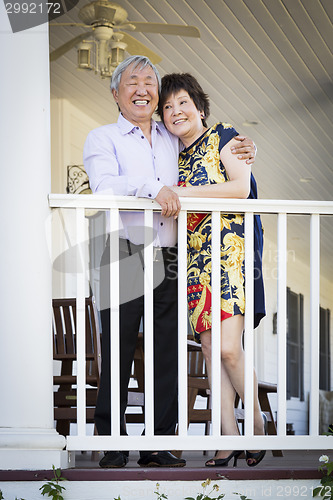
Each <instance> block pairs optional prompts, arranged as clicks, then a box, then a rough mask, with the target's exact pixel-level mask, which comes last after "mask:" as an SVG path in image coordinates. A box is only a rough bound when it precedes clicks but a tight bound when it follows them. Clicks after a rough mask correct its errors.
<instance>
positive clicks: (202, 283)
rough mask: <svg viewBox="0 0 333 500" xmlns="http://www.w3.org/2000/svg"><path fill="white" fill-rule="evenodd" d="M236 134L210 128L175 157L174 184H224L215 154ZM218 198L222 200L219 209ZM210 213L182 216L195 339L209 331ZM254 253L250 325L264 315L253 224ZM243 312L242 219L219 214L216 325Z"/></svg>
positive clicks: (258, 241) (258, 234)
mask: <svg viewBox="0 0 333 500" xmlns="http://www.w3.org/2000/svg"><path fill="white" fill-rule="evenodd" d="M235 135H238V134H237V132H236V130H235V129H234V128H233V127H232V126H231V125H228V124H225V123H217V124H215V125H214V126H213V127H211V128H209V129H208V130H207V131H206V132H205V133H204V134H203V135H202V136H201V137H199V138H198V139H197V140H196V141H195V142H194V143H193V144H192V145H191V146H189V147H188V148H185V149H184V150H183V151H182V152H181V153H180V156H179V182H178V185H179V186H199V185H203V184H216V183H219V182H228V175H227V172H226V170H225V168H224V166H223V164H222V162H221V159H220V151H221V149H222V148H223V146H224V145H225V144H227V143H228V142H229V141H230V140H231V139H232V138H233V137H234V136H235ZM256 197H257V193H256V183H255V180H254V177H253V175H251V194H250V196H249V198H256ZM222 203H223V199H221V205H222ZM211 224H212V219H211V214H206V213H189V214H188V216H187V300H188V308H189V317H190V324H191V326H192V330H193V334H194V337H195V339H196V340H198V341H199V340H200V333H201V332H203V331H205V330H207V329H209V328H211V322H212V310H211V229H212V228H211ZM254 228H255V229H254V252H255V263H254V267H255V272H254V276H255V283H254V299H255V300H254V302H255V321H254V327H256V326H258V324H259V321H260V319H261V318H262V317H263V316H265V304H264V289H263V279H262V270H261V258H262V243H263V237H262V227H261V222H260V218H259V216H258V215H255V221H254ZM244 312H245V272H244V215H242V214H221V321H222V320H224V319H225V318H229V317H231V316H234V315H236V314H244Z"/></svg>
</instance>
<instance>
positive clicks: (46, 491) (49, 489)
mask: <svg viewBox="0 0 333 500" xmlns="http://www.w3.org/2000/svg"><path fill="white" fill-rule="evenodd" d="M52 469H53V475H54V477H53V478H52V479H51V480H50V481H47V482H46V483H45V484H43V486H41V487H40V488H39V489H40V491H41V493H42V495H43V496H44V495H47V496H48V497H52V498H53V500H64V497H63V496H62V492H63V490H65V489H66V488H65V486H61V485H60V484H59V482H60V481H66V479H65V478H64V477H62V476H61V470H60V469H56V468H55V467H54V465H52Z"/></svg>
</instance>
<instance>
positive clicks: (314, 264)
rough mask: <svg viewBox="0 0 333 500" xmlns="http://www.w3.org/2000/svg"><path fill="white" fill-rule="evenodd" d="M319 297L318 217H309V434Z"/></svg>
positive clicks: (314, 415) (314, 424)
mask: <svg viewBox="0 0 333 500" xmlns="http://www.w3.org/2000/svg"><path fill="white" fill-rule="evenodd" d="M319 297H320V218H319V215H318V214H312V215H311V218H310V349H311V368H310V369H311V378H310V415H309V420H310V425H309V431H310V435H316V436H317V435H318V432H319V328H320V323H319V308H320V303H319Z"/></svg>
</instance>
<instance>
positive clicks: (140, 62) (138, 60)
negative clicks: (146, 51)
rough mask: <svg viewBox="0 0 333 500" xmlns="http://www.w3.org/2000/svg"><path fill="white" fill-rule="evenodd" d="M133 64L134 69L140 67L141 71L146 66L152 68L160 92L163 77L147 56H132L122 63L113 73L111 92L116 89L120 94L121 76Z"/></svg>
mask: <svg viewBox="0 0 333 500" xmlns="http://www.w3.org/2000/svg"><path fill="white" fill-rule="evenodd" d="M131 64H133V66H134V68H137V67H138V68H139V69H140V70H141V69H144V68H145V67H146V66H150V67H151V69H152V70H153V71H154V73H155V75H156V78H157V82H158V90H159V91H160V89H161V77H160V74H159V72H158V69H157V68H156V66H154V65H153V63H152V62H151V61H150V60H149V59H148V57H145V56H130V57H127V58H126V59H125V60H124V61H123V62H122V63H120V64H119V66H117V67H116V69H115V70H114V72H113V73H112V78H111V84H110V87H111V90H113V89H115V90H116V91H117V92H118V90H119V84H120V80H121V75H122V74H123V72H124V71H125V70H126V69H127V68H128V66H130V65H131Z"/></svg>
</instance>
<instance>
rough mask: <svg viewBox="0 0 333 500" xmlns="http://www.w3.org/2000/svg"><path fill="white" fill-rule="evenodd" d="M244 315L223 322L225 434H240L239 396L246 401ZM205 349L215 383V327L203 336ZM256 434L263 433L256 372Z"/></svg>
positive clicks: (222, 418) (222, 358)
mask: <svg viewBox="0 0 333 500" xmlns="http://www.w3.org/2000/svg"><path fill="white" fill-rule="evenodd" d="M243 328H244V317H243V316H241V315H236V316H232V317H231V318H228V319H225V320H224V321H222V323H221V392H222V395H223V396H222V397H223V399H222V401H223V404H222V405H221V421H222V434H224V435H238V434H239V430H238V426H237V422H236V420H235V415H234V403H235V395H236V393H238V394H239V396H240V398H241V399H242V401H244V366H245V362H244V351H243V347H242V333H243ZM200 339H201V347H202V352H203V354H204V357H205V362H206V366H207V373H208V378H209V381H210V384H211V330H206V331H205V332H202V333H201V335H200ZM254 433H255V434H263V433H264V428H263V420H262V416H261V410H260V406H259V400H258V383H257V378H256V375H255V373H254ZM229 454H230V451H225V450H221V451H219V452H218V453H217V454H216V457H215V458H225V457H227V456H228V455H229Z"/></svg>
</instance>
